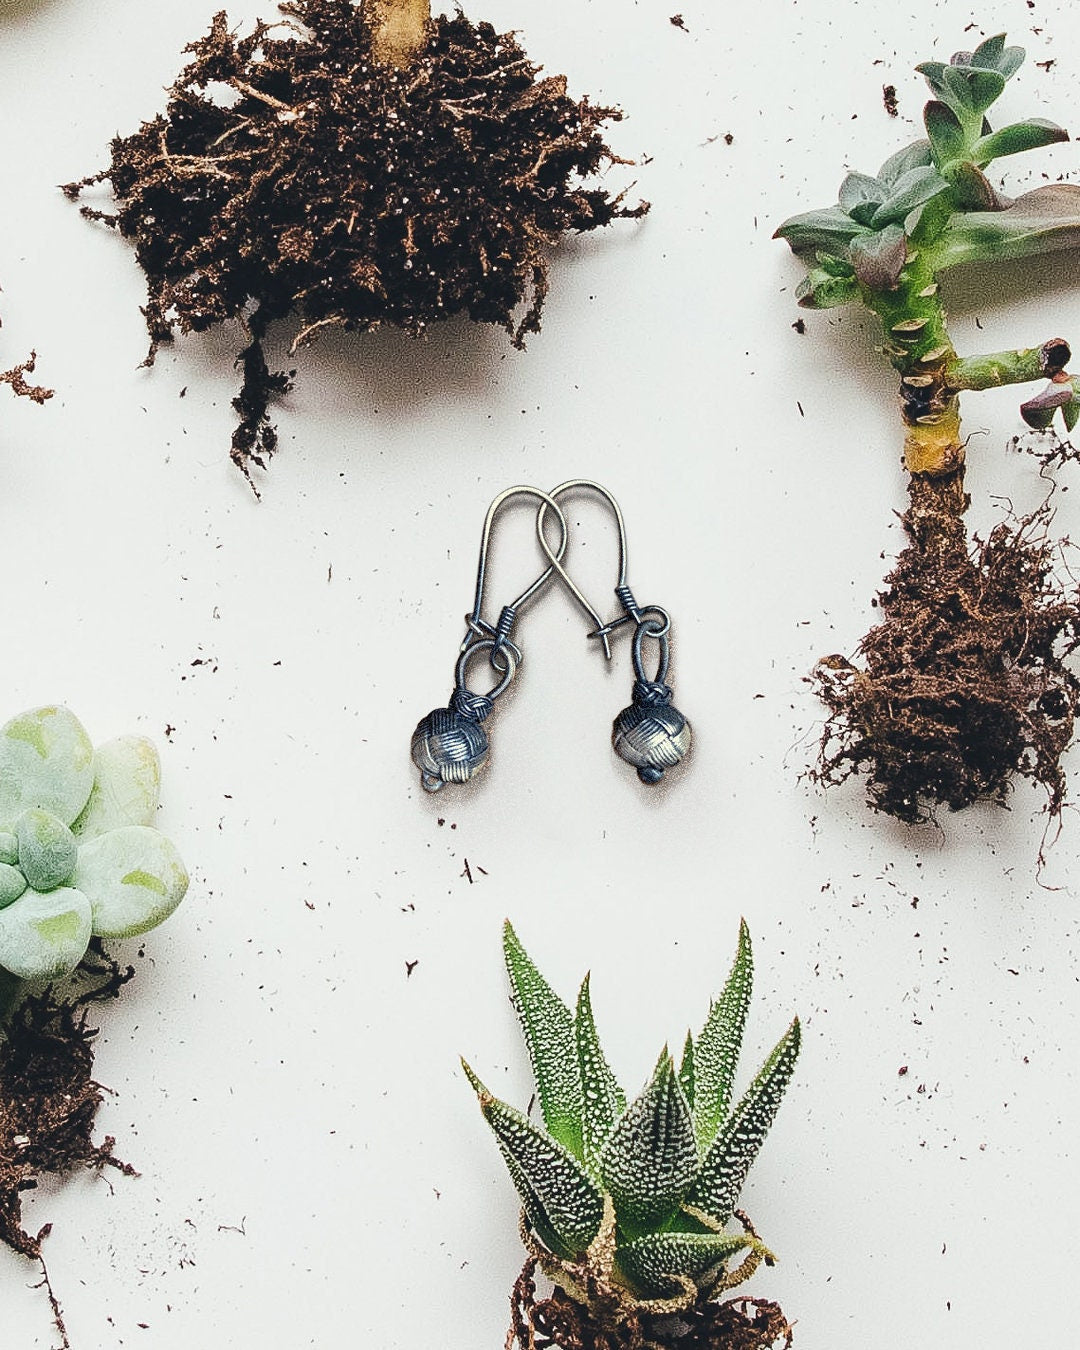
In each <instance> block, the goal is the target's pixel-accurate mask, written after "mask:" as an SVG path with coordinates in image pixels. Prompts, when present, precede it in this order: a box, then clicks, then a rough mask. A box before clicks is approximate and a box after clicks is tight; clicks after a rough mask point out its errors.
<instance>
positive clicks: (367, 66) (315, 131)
mask: <svg viewBox="0 0 1080 1350" xmlns="http://www.w3.org/2000/svg"><path fill="white" fill-rule="evenodd" d="M279 9H280V11H281V14H282V19H281V21H280V22H278V23H274V24H269V23H261V22H260V23H259V24H257V25H256V26H255V28H254V30H253V31H252V32H251V33H250V34H249V35H247V36H244V37H241V36H238V35H237V34H236V33H234V32H232V31H231V30H230V28H229V24H228V21H227V18H226V16H225V14H224V12H222V13H219V14H218V15H217V16H216V17H215V19H214V21H213V25H212V27H211V30H210V32H209V34H208V35H207V36H206V37H204V38H201V39H199V40H198V41H196V42H193V43H192V44H191V45H190V46H189V47H188V48H187V51H188V52H190V53H191V56H192V59H191V61H190V63H189V64H188V65H187V66H186V67H185V68H184V69H183V70H182V71H181V73H180V76H179V78H178V79H177V81H176V83H175V85H174V86H173V87H172V89H171V90H170V91H169V103H168V107H167V110H166V112H165V113H164V114H161V115H159V116H157V117H155V118H153V119H152V120H151V121H149V122H146V123H145V124H144V125H143V126H142V127H141V128H140V129H139V130H138V131H136V132H135V133H134V134H133V135H131V136H122V137H117V138H116V139H115V140H114V141H113V142H112V146H111V162H110V164H109V167H108V168H107V169H106V170H104V171H103V172H102V173H99V174H95V175H93V176H92V177H90V178H87V179H83V180H82V181H81V182H78V183H72V184H69V185H68V186H67V188H66V189H65V191H66V192H67V193H68V195H69V196H71V197H72V198H76V197H79V196H80V195H82V194H83V193H84V192H85V191H86V190H87V188H89V187H90V186H91V185H92V184H95V183H98V182H101V181H102V180H108V181H109V182H110V184H111V186H112V191H113V195H114V197H115V200H116V208H115V210H114V211H111V212H106V211H99V210H96V209H94V208H92V207H90V206H84V207H83V211H84V214H86V215H88V216H90V217H92V218H94V219H98V220H104V221H106V222H107V223H109V224H110V225H113V226H115V227H116V228H117V229H118V230H119V231H120V233H121V234H123V235H124V237H125V238H127V239H130V240H131V241H132V243H133V244H134V246H135V249H136V254H137V257H138V260H139V263H140V265H141V266H142V268H143V270H144V272H145V273H146V278H147V285H148V297H147V305H146V309H145V314H146V322H147V326H148V328H149V332H150V339H151V346H150V354H149V357H148V361H153V358H154V353H155V351H156V350H157V348H158V346H159V344H160V343H162V342H166V341H168V340H170V339H171V338H172V337H173V336H174V335H175V334H176V333H177V332H180V333H185V332H190V331H202V330H204V329H207V328H210V327H212V326H213V325H215V324H219V323H222V322H224V321H226V320H229V319H240V320H242V321H243V323H244V325H245V327H246V329H247V332H248V335H249V340H248V341H247V342H245V344H244V350H243V351H242V352H241V353H240V356H239V360H240V362H241V364H242V366H243V376H244V379H243V389H242V391H241V393H240V395H239V396H238V398H237V400H236V402H235V405H234V406H235V407H236V410H237V413H238V414H239V425H238V426H237V429H236V432H235V433H234V436H233V444H232V455H233V458H234V460H235V461H236V462H237V463H238V464H239V466H240V467H241V468H242V469H243V470H244V472H245V473H247V474H249V475H250V470H251V466H252V464H258V465H260V466H263V465H264V464H265V460H266V457H267V456H268V455H269V454H271V453H272V451H273V450H274V448H275V445H276V441H277V437H276V432H275V430H274V427H273V426H272V424H271V422H270V419H269V416H268V407H269V404H270V402H271V400H272V399H273V398H274V397H275V396H277V395H279V394H281V393H283V392H285V391H286V390H287V389H288V387H289V379H290V376H289V374H288V373H285V372H272V371H270V370H269V369H268V368H267V364H266V361H265V358H264V355H263V350H262V344H263V339H264V337H265V335H266V331H267V327H268V325H269V324H271V323H272V322H274V321H275V320H279V319H285V318H289V319H290V321H291V323H292V325H293V343H294V346H295V345H297V344H302V343H305V342H308V341H309V340H310V339H311V338H312V337H313V336H314V335H315V334H316V333H318V332H319V331H320V330H321V329H323V328H325V327H328V326H335V327H339V328H344V329H346V330H350V331H365V330H370V329H374V328H377V327H379V326H380V325H383V324H391V325H395V326H397V327H399V328H402V329H404V330H405V331H406V332H408V333H411V334H414V335H415V334H419V333H422V332H423V331H424V329H425V328H426V327H427V325H428V324H430V323H432V322H434V321H436V320H439V319H443V318H447V317H449V316H451V315H455V314H465V315H467V316H468V317H469V318H470V319H473V320H475V321H476V322H478V323H493V324H498V325H500V326H502V327H503V328H505V329H506V330H507V332H508V333H509V334H510V335H511V339H512V341H513V342H514V344H515V345H517V346H521V345H522V344H523V342H524V338H525V336H526V334H528V333H530V332H536V331H538V330H539V327H540V311H541V308H542V305H543V301H544V295H545V292H546V290H547V277H548V253H549V250H550V249H551V247H552V246H553V245H555V244H556V243H558V241H559V240H560V238H561V237H562V236H563V235H564V234H565V233H566V232H567V231H584V230H592V229H596V228H597V227H599V226H602V225H607V224H609V223H610V222H611V221H612V220H614V219H615V218H617V217H627V216H639V215H641V214H643V212H644V211H645V210H646V209H647V204H646V203H642V204H640V205H636V206H626V205H624V204H623V198H622V195H621V194H616V195H612V194H611V193H609V192H608V191H607V190H605V189H604V188H602V187H600V186H597V185H594V186H586V185H585V182H584V181H583V180H588V179H590V178H592V177H593V176H594V175H595V174H597V173H598V171H600V170H602V169H603V168H604V167H605V166H607V165H608V164H611V163H613V162H622V161H618V160H616V157H615V156H614V155H613V153H612V152H611V150H610V149H609V148H608V147H607V145H606V144H605V142H604V139H603V136H602V135H601V131H600V128H601V126H602V125H603V123H604V122H606V121H609V120H612V119H617V118H619V117H620V113H619V112H618V111H617V110H616V109H614V108H605V107H596V106H593V105H592V104H591V103H590V102H589V100H588V99H587V98H583V99H580V100H579V99H574V98H572V97H570V96H569V95H568V93H567V90H566V80H565V78H564V77H562V76H557V75H556V76H549V77H547V78H541V77H540V71H539V68H538V67H537V66H535V65H534V64H533V63H532V62H531V61H529V59H528V58H527V56H526V55H525V52H524V51H523V49H522V48H521V46H520V44H519V43H518V41H517V38H516V37H515V36H514V35H512V34H500V33H497V32H496V31H495V29H494V28H493V27H492V26H491V25H490V24H487V23H479V24H473V23H471V22H470V21H469V20H468V19H466V18H464V17H463V16H462V15H461V14H458V15H456V16H454V17H450V18H437V19H434V20H433V21H432V22H431V24H430V27H429V40H428V43H427V46H426V47H425V48H424V49H423V50H422V51H421V52H420V53H419V55H418V56H417V57H416V58H415V60H414V61H413V62H412V63H411V64H410V65H409V67H408V68H407V69H398V68H397V67H395V66H392V65H380V64H379V63H378V62H376V61H374V60H373V59H372V50H371V48H372V39H371V32H370V29H369V27H368V24H367V22H366V20H365V18H364V15H363V13H362V11H361V8H360V6H358V5H356V4H354V3H352V0H292V2H291V3H285V4H281V5H280V6H279Z"/></svg>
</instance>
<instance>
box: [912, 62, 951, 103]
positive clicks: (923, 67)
mask: <svg viewBox="0 0 1080 1350" xmlns="http://www.w3.org/2000/svg"><path fill="white" fill-rule="evenodd" d="M915 69H916V70H917V71H918V73H919V74H920V75H922V76H924V77H925V79H926V83H927V84H928V85H929V86H930V88H931V90H932V91H933V93H935V94H936V95H937V96H938V97H939V98H940V97H941V95H942V94H944V92H945V62H944V61H920V63H919V64H918V65H917V66H916V67H915Z"/></svg>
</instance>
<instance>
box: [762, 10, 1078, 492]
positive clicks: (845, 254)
mask: <svg viewBox="0 0 1080 1350" xmlns="http://www.w3.org/2000/svg"><path fill="white" fill-rule="evenodd" d="M1023 61H1024V50H1023V48H1022V47H1006V45H1005V35H1004V34H998V35H997V36H995V37H990V38H987V39H986V41H985V42H982V43H980V44H979V46H978V47H976V49H975V50H974V51H973V52H957V53H956V54H955V55H954V56H953V58H952V60H951V61H950V62H949V63H948V65H946V64H944V63H942V62H941V61H924V62H923V63H922V64H921V65H919V66H916V70H918V71H919V72H920V74H922V75H923V76H925V78H926V81H927V83H928V84H929V86H930V90H931V92H932V93H933V95H934V97H933V98H932V99H931V100H930V102H928V103H927V104H926V107H925V109H924V112H923V121H924V124H925V127H926V138H925V139H923V140H917V141H914V142H913V143H912V144H911V145H908V146H905V147H904V148H903V149H902V150H898V151H897V152H896V154H894V155H891V156H890V157H889V158H888V159H887V160H886V161H885V163H884V164H883V165H882V166H881V168H880V169H878V171H877V173H876V174H875V175H873V176H871V175H869V174H863V173H849V174H848V175H847V177H846V178H845V179H844V181H843V182H842V183H841V184H840V194H839V201H838V202H837V204H836V205H835V206H829V207H825V208H824V209H822V210H817V211H808V212H805V213H804V214H802V215H797V216H792V217H791V218H790V219H789V220H786V221H784V223H783V224H782V225H781V226H780V228H779V229H778V230H777V231H776V236H777V238H780V239H785V240H786V241H787V242H788V244H789V245H790V246H791V248H792V250H793V252H794V253H796V254H797V255H798V257H799V258H801V259H802V260H803V261H804V262H807V263H809V264H810V265H811V266H810V271H809V273H808V275H807V276H806V278H805V279H804V280H803V282H802V284H801V286H800V287H799V290H798V292H797V295H798V299H799V303H800V304H801V305H803V306H805V307H808V308H811V309H828V308H831V307H832V306H834V305H844V304H848V303H850V302H853V301H862V303H863V304H864V305H866V307H867V308H868V309H871V310H873V312H874V313H875V314H877V315H878V316H879V317H880V319H881V321H882V325H883V327H884V330H885V348H884V350H885V354H886V355H887V356H888V357H889V358H890V360H891V361H892V363H893V365H894V366H895V367H896V369H897V370H898V371H899V372H900V375H901V379H902V382H903V383H902V401H903V406H904V415H905V422H906V423H907V426H908V436H907V444H906V456H907V464H908V468H909V470H910V471H911V472H912V473H940V472H945V471H948V470H949V469H951V468H954V467H955V466H956V465H957V464H959V463H962V460H963V443H962V442H961V440H960V434H959V433H960V415H959V404H958V398H957V396H958V395H959V393H960V392H961V391H962V390H967V389H990V388H993V387H995V386H997V385H1003V384H1018V383H1023V382H1026V381H1029V380H1037V379H1039V378H1042V377H1045V376H1049V377H1051V379H1052V381H1053V383H1052V387H1051V388H1050V389H1048V390H1046V391H1045V392H1044V394H1042V395H1040V396H1038V397H1037V398H1036V399H1034V400H1032V401H1031V402H1030V403H1029V404H1026V405H1025V409H1024V411H1025V416H1026V417H1027V419H1028V420H1029V421H1030V422H1031V424H1032V425H1033V426H1043V427H1045V426H1048V425H1049V423H1050V420H1051V419H1052V417H1053V414H1054V410H1055V409H1056V408H1060V409H1061V413H1062V417H1063V420H1064V422H1065V425H1066V427H1067V428H1068V429H1069V430H1071V429H1072V428H1073V426H1075V424H1076V421H1077V418H1078V417H1080V401H1078V396H1077V390H1076V385H1075V383H1074V382H1073V380H1072V379H1071V378H1070V377H1069V376H1067V375H1065V374H1064V367H1065V365H1066V363H1067V362H1068V360H1069V356H1070V353H1069V348H1068V346H1067V345H1066V344H1065V343H1064V342H1063V341H1061V340H1059V339H1053V340H1051V341H1050V342H1047V343H1044V344H1043V345H1042V346H1040V347H1032V348H1024V349H1019V350H1016V351H1010V352H995V353H992V354H990V355H985V356H972V357H964V358H961V357H958V356H957V355H956V352H955V351H954V350H953V346H952V341H951V340H950V338H949V335H948V332H947V331H946V328H945V312H944V309H943V306H942V302H941V296H940V294H939V291H938V285H937V282H938V278H939V277H940V276H941V275H942V273H944V272H947V271H948V270H949V269H950V268H953V267H957V266H959V265H960V264H962V263H987V262H997V261H1005V260H1008V259H1012V258H1030V257H1034V256H1037V255H1039V254H1044V253H1057V252H1060V251H1062V250H1064V249H1074V248H1077V247H1078V246H1080V187H1077V186H1076V185H1074V184H1071V183H1050V184H1047V185H1045V186H1043V187H1038V188H1035V189H1034V190H1033V191H1031V192H1025V193H1023V194H1022V195H1021V196H1019V197H1017V198H1016V199H1015V200H1012V199H1010V198H1008V197H1006V196H1004V195H1003V194H1002V193H1001V192H999V191H998V190H997V189H996V188H995V187H994V186H993V184H992V183H991V182H990V180H989V178H987V176H986V173H985V170H986V169H987V168H988V167H989V165H990V164H991V163H993V161H994V160H996V159H1001V158H1002V157H1003V156H1006V155H1016V154H1021V153H1023V152H1024V151H1027V150H1036V149H1039V148H1040V147H1042V146H1046V145H1052V144H1054V143H1055V142H1056V141H1067V140H1068V139H1069V135H1068V132H1066V131H1065V130H1064V129H1063V128H1062V127H1059V126H1057V125H1055V124H1054V123H1053V122H1047V121H1044V120H1043V119H1042V118H1028V119H1027V120H1026V121H1023V122H1014V123H1011V124H1010V125H1008V126H1005V127H1001V128H999V129H998V130H997V131H995V130H994V129H993V128H992V127H991V125H990V123H989V121H988V119H987V116H986V114H987V112H988V110H989V109H990V107H991V105H992V104H993V103H994V102H996V100H997V99H998V98H999V97H1000V95H1001V93H1002V91H1003V90H1004V88H1005V83H1006V81H1007V80H1008V79H1010V78H1011V76H1013V75H1014V74H1015V73H1016V71H1017V70H1018V69H1019V68H1020V66H1021V65H1022V64H1023Z"/></svg>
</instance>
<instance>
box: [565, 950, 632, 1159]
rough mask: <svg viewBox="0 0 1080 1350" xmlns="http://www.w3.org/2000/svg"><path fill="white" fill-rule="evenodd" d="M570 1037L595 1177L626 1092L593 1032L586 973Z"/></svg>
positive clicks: (588, 1155) (586, 1144)
mask: <svg viewBox="0 0 1080 1350" xmlns="http://www.w3.org/2000/svg"><path fill="white" fill-rule="evenodd" d="M574 1039H575V1041H576V1043H577V1063H578V1073H579V1075H580V1079H581V1104H582V1119H581V1126H582V1130H581V1132H582V1144H583V1147H584V1155H585V1166H586V1168H587V1169H588V1171H589V1172H590V1173H591V1174H592V1175H593V1176H594V1177H596V1178H599V1176H600V1154H601V1151H602V1150H603V1147H604V1144H605V1143H606V1142H607V1140H608V1137H609V1136H610V1134H611V1131H612V1130H613V1129H614V1127H615V1122H616V1120H617V1119H618V1118H619V1116H621V1115H622V1114H623V1112H624V1111H625V1110H626V1093H625V1092H623V1090H622V1088H621V1087H620V1086H619V1084H618V1082H617V1081H616V1079H615V1075H614V1074H613V1073H612V1071H611V1066H610V1065H609V1064H608V1062H607V1058H606V1056H605V1055H604V1051H603V1048H602V1046H601V1045H600V1038H599V1037H598V1036H597V1034H596V1022H595V1021H594V1019H593V1011H592V1000H591V998H590V997H589V977H588V975H586V976H585V979H584V980H583V981H582V984H581V992H580V993H579V994H578V1001H577V1012H576V1014H575V1016H574Z"/></svg>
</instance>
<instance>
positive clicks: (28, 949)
mask: <svg viewBox="0 0 1080 1350" xmlns="http://www.w3.org/2000/svg"><path fill="white" fill-rule="evenodd" d="M159 786H160V766H159V763H158V757H157V751H156V750H155V749H154V746H153V745H152V744H151V742H150V741H148V740H146V739H145V738H144V737H142V736H121V737H118V738H116V739H115V740H111V741H107V742H105V744H103V745H99V746H98V747H97V748H96V749H95V748H94V746H93V745H92V743H91V741H90V739H89V737H88V736H87V733H86V731H85V729H84V728H83V726H82V724H81V723H80V722H79V721H78V719H77V718H76V717H75V716H74V715H73V714H72V713H70V712H69V711H68V710H67V709H66V708H62V707H43V708H35V709H32V710H31V711H30V712H26V713H22V714H21V715H19V716H18V717H14V718H12V719H11V720H10V721H9V722H7V723H6V724H5V725H4V726H2V727H0V1241H3V1242H4V1243H6V1244H7V1246H9V1247H11V1248H12V1249H13V1250H14V1251H17V1252H20V1253H22V1254H23V1255H25V1256H28V1257H31V1258H33V1259H35V1260H38V1261H41V1263H42V1269H43V1270H44V1261H43V1259H42V1241H43V1239H44V1238H45V1236H46V1235H47V1234H48V1232H49V1225H45V1227H43V1228H42V1229H41V1230H40V1231H39V1232H38V1233H37V1234H32V1233H29V1232H27V1231H26V1229H25V1228H24V1227H23V1219H22V1196H23V1194H24V1193H25V1192H26V1191H28V1190H31V1189H33V1188H34V1187H35V1186H36V1185H37V1182H38V1178H40V1177H41V1176H43V1175H45V1174H47V1173H52V1174H56V1175H62V1174H64V1173H67V1172H70V1171H72V1170H74V1169H75V1168H77V1167H90V1168H101V1167H104V1166H111V1167H117V1168H119V1169H120V1170H122V1171H125V1172H129V1173H130V1172H131V1171H132V1169H131V1168H130V1167H128V1165H127V1164H125V1163H121V1162H120V1161H119V1160H118V1159H117V1158H116V1157H115V1156H114V1154H113V1147H114V1144H115V1141H114V1140H113V1139H112V1138H111V1137H110V1138H106V1139H105V1140H104V1141H103V1142H102V1143H101V1144H97V1143H95V1142H94V1139H93V1127H94V1118H95V1116H96V1114H97V1109H98V1107H99V1106H100V1104H101V1101H102V1089H101V1087H100V1086H99V1085H98V1084H97V1083H96V1082H94V1080H93V1079H92V1077H91V1071H92V1069H93V1060H94V1054H93V1045H92V1042H93V1037H94V1035H95V1034H96V1033H95V1032H94V1031H93V1030H91V1029H90V1028H89V1027H88V1026H87V1022H86V1008H87V1004H88V1003H90V1002H93V1001H94V1000H97V999H102V998H106V997H109V996H111V995H115V994H116V993H118V992H119V989H120V987H121V986H122V985H123V984H125V983H126V982H127V980H128V979H130V978H131V977H132V976H133V975H134V970H133V969H132V968H131V967H128V968H127V969H123V968H121V967H120V966H119V965H118V964H117V963H116V962H115V961H113V960H112V959H111V958H110V957H109V956H108V955H107V954H106V953H105V950H104V948H103V946H102V941H103V939H111V938H129V937H135V936H137V935H139V934H142V933H145V932H147V931H148V930H149V929H151V928H154V927H156V925H157V924H159V923H161V922H162V921H163V920H164V919H166V918H168V916H169V915H170V914H171V913H172V912H173V910H174V909H175V908H176V906H177V905H178V904H179V903H180V901H181V900H182V899H183V897H184V894H185V892H186V890H187V885H188V875H187V872H186V871H185V869H184V864H183V863H182V862H181V860H180V856H179V854H178V853H177V851H176V848H175V847H174V846H173V844H172V843H170V841H169V840H168V839H167V838H166V837H165V836H164V835H163V834H162V833H161V832H160V831H159V830H157V829H155V828H154V827H153V825H152V824H151V821H152V820H153V819H154V816H155V813H156V811H157V807H158V796H159ZM45 1282H46V1288H47V1289H48V1291H49V1297H50V1300H51V1301H52V1307H53V1313H54V1316H55V1318H56V1322H57V1327H58V1329H59V1330H60V1332H61V1334H62V1336H63V1338H64V1344H65V1345H66V1344H67V1336H66V1332H64V1327H63V1319H62V1317H61V1314H60V1308H59V1305H58V1304H57V1302H56V1300H55V1298H54V1297H53V1294H52V1289H51V1287H50V1286H49V1284H48V1275H47V1273H46V1275H45Z"/></svg>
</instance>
